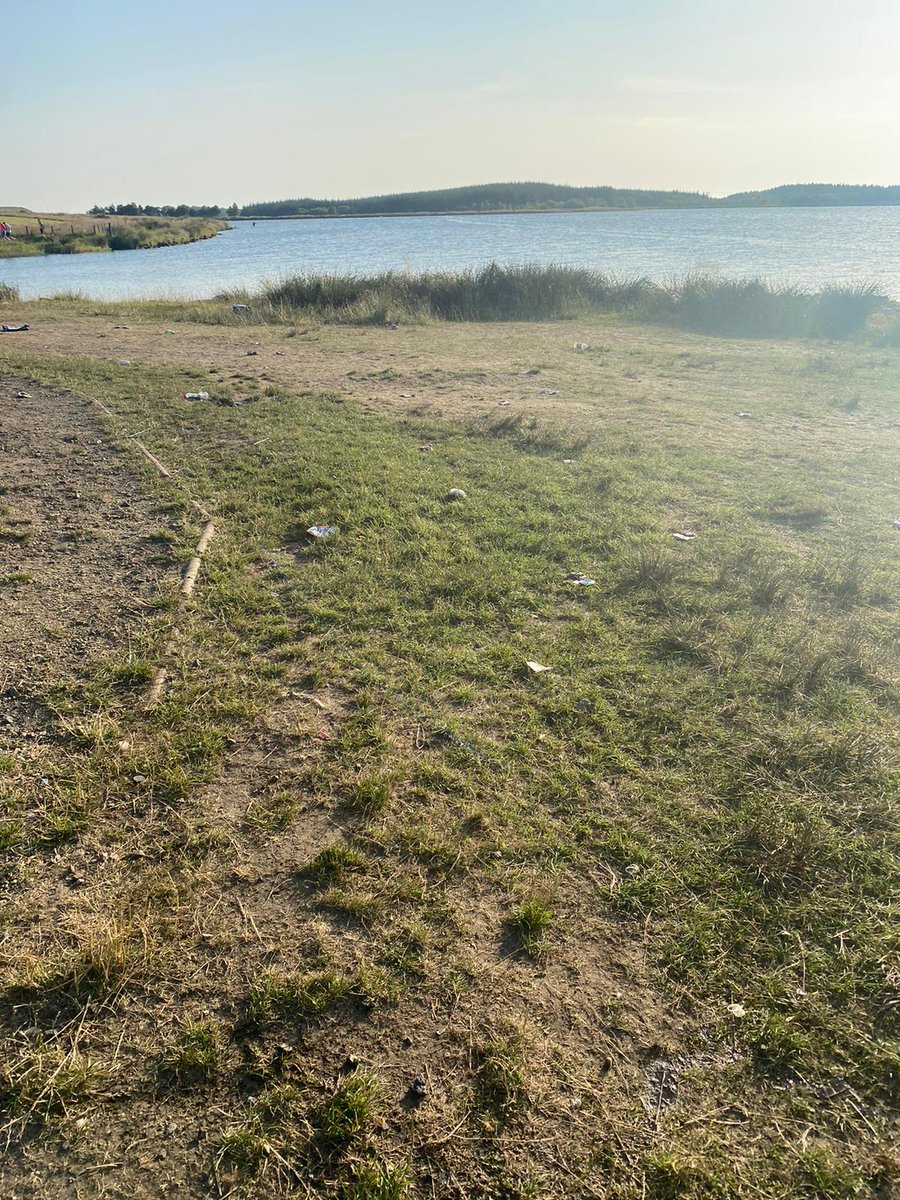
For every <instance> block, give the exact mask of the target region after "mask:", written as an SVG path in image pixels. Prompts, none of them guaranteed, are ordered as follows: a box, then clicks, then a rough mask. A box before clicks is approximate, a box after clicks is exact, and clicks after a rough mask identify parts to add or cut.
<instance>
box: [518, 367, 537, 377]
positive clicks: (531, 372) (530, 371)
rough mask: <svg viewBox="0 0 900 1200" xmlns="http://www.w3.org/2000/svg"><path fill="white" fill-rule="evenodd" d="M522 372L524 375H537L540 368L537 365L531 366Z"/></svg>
mask: <svg viewBox="0 0 900 1200" xmlns="http://www.w3.org/2000/svg"><path fill="white" fill-rule="evenodd" d="M522 374H523V375H537V374H538V369H537V367H529V368H528V370H527V371H523V372H522Z"/></svg>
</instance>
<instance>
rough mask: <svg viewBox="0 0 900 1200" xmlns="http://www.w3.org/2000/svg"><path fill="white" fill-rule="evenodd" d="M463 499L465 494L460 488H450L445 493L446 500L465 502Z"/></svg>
mask: <svg viewBox="0 0 900 1200" xmlns="http://www.w3.org/2000/svg"><path fill="white" fill-rule="evenodd" d="M465 498H466V493H465V492H464V491H463V490H462V488H451V489H450V491H449V492H448V493H447V499H448V500H465Z"/></svg>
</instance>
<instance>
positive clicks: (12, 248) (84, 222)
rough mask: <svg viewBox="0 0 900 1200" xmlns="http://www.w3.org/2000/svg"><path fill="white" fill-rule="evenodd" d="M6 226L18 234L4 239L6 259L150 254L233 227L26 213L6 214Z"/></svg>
mask: <svg viewBox="0 0 900 1200" xmlns="http://www.w3.org/2000/svg"><path fill="white" fill-rule="evenodd" d="M0 220H3V221H6V222H7V223H8V224H9V225H10V226H11V227H12V231H13V237H12V239H8V238H0V258H19V257H23V256H25V257H27V256H30V255H37V254H85V253H91V252H97V251H106V250H148V249H152V248H154V247H158V246H177V245H182V244H183V243H185V242H197V241H202V240H203V239H204V238H210V237H215V235H216V234H217V233H221V232H222V230H224V229H227V228H228V222H227V221H218V220H212V219H209V218H204V217H185V218H170V217H112V218H104V217H86V216H84V215H83V214H77V215H76V214H68V213H31V212H27V213H26V212H22V211H21V210H18V209H13V210H2V209H0ZM41 223H43V226H44V232H43V233H41V230H40V225H41Z"/></svg>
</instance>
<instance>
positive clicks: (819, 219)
mask: <svg viewBox="0 0 900 1200" xmlns="http://www.w3.org/2000/svg"><path fill="white" fill-rule="evenodd" d="M491 260H495V261H497V262H504V263H523V262H537V263H565V264H569V265H572V266H586V267H595V268H598V269H600V270H603V271H607V272H609V273H612V274H615V275H618V276H621V277H633V276H638V275H646V276H650V277H651V278H655V279H668V278H672V277H673V276H681V275H684V274H686V273H689V272H696V271H704V272H718V273H720V274H723V275H730V276H747V275H760V276H764V277H766V278H768V279H770V280H777V281H785V282H793V283H801V284H806V285H809V286H817V285H821V284H823V283H831V282H847V281H852V280H865V281H874V282H876V283H878V284H880V285H881V287H882V288H883V289H884V290H885V291H886V292H887V293H888V294H889V295H890V296H892V297H894V298H895V299H900V207H893V208H775V209H760V208H755V209H707V210H703V211H691V210H687V209H685V210H675V211H669V212H662V211H648V212H603V213H517V214H497V215H490V216H471V217H468V216H466V217H462V216H460V217H390V218H347V219H341V220H309V221H260V222H258V223H257V224H256V225H252V224H251V223H250V222H249V221H239V222H237V223H236V225H235V226H234V228H232V229H229V230H228V231H227V232H225V233H223V234H220V235H219V236H218V237H216V238H213V239H211V240H210V241H206V242H195V243H194V244H192V245H189V246H169V247H165V248H163V249H160V250H122V251H117V252H116V253H113V254H77V255H54V256H48V257H46V258H44V257H42V258H20V259H0V282H3V283H11V284H15V285H16V286H17V287H18V288H19V289H20V291H21V293H22V296H23V297H24V298H33V297H35V296H50V295H53V294H54V293H56V292H64V291H74V292H83V293H84V294H85V295H87V296H90V297H95V298H97V299H108V300H113V299H128V298H132V297H134V298H137V297H207V296H212V295H214V294H215V293H216V292H218V291H222V290H224V289H227V288H232V287H249V288H253V287H255V286H256V285H257V284H258V283H259V282H260V281H261V280H264V279H278V278H281V277H282V276H284V275H288V274H293V273H296V272H302V271H333V272H356V273H360V274H361V273H368V272H371V271H384V270H411V271H420V270H424V269H427V268H451V269H452V268H459V267H472V266H478V265H480V264H483V263H486V262H490V261H491Z"/></svg>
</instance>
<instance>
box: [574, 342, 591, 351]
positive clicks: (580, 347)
mask: <svg viewBox="0 0 900 1200" xmlns="http://www.w3.org/2000/svg"><path fill="white" fill-rule="evenodd" d="M575 349H576V350H590V346H589V345H588V344H587V342H576V343H575Z"/></svg>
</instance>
